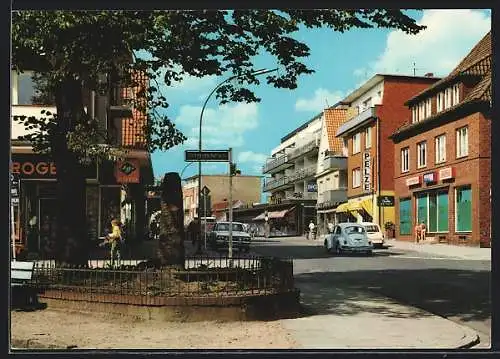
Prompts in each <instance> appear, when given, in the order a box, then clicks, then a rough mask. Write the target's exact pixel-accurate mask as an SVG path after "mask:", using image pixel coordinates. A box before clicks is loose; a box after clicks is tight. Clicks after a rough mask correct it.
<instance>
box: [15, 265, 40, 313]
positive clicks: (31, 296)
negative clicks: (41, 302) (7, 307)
mask: <svg viewBox="0 0 500 359" xmlns="http://www.w3.org/2000/svg"><path fill="white" fill-rule="evenodd" d="M34 267H35V262H18V261H12V262H10V286H11V293H12V297H11V301H12V302H11V304H12V306H25V305H34V304H36V303H37V296H36V288H35V287H34V286H33V285H32V282H31V280H32V279H33V271H34Z"/></svg>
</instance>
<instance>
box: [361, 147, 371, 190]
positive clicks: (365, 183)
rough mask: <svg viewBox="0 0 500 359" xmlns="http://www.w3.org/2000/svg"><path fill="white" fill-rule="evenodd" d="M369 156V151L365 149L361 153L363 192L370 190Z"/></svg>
mask: <svg viewBox="0 0 500 359" xmlns="http://www.w3.org/2000/svg"><path fill="white" fill-rule="evenodd" d="M371 180H372V176H371V156H370V151H365V152H364V153H363V190H364V191H365V192H371V190H372V186H371V184H372V183H371V182H372V181H371Z"/></svg>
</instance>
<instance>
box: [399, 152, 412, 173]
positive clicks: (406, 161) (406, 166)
mask: <svg viewBox="0 0 500 359" xmlns="http://www.w3.org/2000/svg"><path fill="white" fill-rule="evenodd" d="M409 170H410V149H409V148H408V147H406V148H403V149H402V150H401V172H408V171H409Z"/></svg>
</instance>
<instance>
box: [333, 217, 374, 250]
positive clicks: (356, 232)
mask: <svg viewBox="0 0 500 359" xmlns="http://www.w3.org/2000/svg"><path fill="white" fill-rule="evenodd" d="M324 246H325V249H326V251H327V252H331V251H332V250H333V252H334V253H335V254H341V253H342V252H354V253H365V254H368V255H371V254H372V253H373V244H372V242H371V241H370V240H369V239H368V236H367V234H366V230H365V227H364V226H363V225H362V224H359V223H339V224H337V225H336V226H335V227H334V228H333V232H332V233H330V234H328V235H327V236H326V238H325V241H324Z"/></svg>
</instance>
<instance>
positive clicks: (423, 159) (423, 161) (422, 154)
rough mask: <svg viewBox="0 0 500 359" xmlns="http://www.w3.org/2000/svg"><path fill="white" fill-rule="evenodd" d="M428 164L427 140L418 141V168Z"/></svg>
mask: <svg viewBox="0 0 500 359" xmlns="http://www.w3.org/2000/svg"><path fill="white" fill-rule="evenodd" d="M426 165H427V141H422V142H420V143H417V168H422V167H425V166H426Z"/></svg>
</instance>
